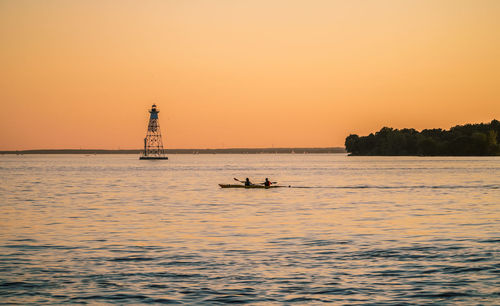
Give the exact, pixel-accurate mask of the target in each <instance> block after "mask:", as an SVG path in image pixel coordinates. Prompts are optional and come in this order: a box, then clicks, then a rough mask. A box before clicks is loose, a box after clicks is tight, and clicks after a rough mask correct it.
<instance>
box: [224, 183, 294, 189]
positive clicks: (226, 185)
mask: <svg viewBox="0 0 500 306" xmlns="http://www.w3.org/2000/svg"><path fill="white" fill-rule="evenodd" d="M219 186H220V188H264V189H269V188H280V187H288V186H280V185H271V186H264V185H250V186H245V185H241V184H219Z"/></svg>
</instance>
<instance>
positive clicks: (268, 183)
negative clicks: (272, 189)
mask: <svg viewBox="0 0 500 306" xmlns="http://www.w3.org/2000/svg"><path fill="white" fill-rule="evenodd" d="M264 186H266V187H269V186H271V182H270V181H269V179H268V178H267V177H266V181H265V182H264Z"/></svg>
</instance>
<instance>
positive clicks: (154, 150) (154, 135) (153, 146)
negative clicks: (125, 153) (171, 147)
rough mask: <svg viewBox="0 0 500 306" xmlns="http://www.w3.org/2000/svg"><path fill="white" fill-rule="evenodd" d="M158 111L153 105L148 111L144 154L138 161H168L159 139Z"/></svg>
mask: <svg viewBox="0 0 500 306" xmlns="http://www.w3.org/2000/svg"><path fill="white" fill-rule="evenodd" d="M159 112H160V111H159V110H158V109H157V108H156V105H155V104H153V106H152V107H151V109H150V110H149V113H150V115H149V124H148V131H147V133H146V138H144V152H143V153H142V156H141V157H140V159H168V157H167V156H165V150H164V149H163V142H162V139H161V132H160V123H159V121H158V113H159Z"/></svg>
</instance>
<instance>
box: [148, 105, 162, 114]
mask: <svg viewBox="0 0 500 306" xmlns="http://www.w3.org/2000/svg"><path fill="white" fill-rule="evenodd" d="M149 112H150V113H159V112H160V111H159V110H157V109H156V104H153V106H151V110H150V111H149Z"/></svg>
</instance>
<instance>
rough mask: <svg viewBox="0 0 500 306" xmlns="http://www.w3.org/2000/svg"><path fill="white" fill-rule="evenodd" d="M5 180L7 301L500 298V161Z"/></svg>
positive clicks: (331, 157) (185, 164) (61, 174)
mask: <svg viewBox="0 0 500 306" xmlns="http://www.w3.org/2000/svg"><path fill="white" fill-rule="evenodd" d="M234 177H236V178H239V179H242V180H243V179H244V178H245V177H249V178H250V179H252V180H254V181H263V180H264V178H265V177H269V178H270V179H271V180H272V181H278V182H279V183H280V184H283V185H287V186H288V185H291V186H292V187H307V188H277V189H268V190H263V189H251V190H245V189H220V188H219V187H218V185H217V184H218V183H235V181H234V180H233V178H234ZM0 183H1V184H0V303H2V304H16V303H20V304H30V303H32V304H63V303H67V304H78V303H92V304H96V303H117V304H129V303H130V304H145V303H178V304H225V303H253V304H258V305H266V304H300V305H303V304H322V303H336V304H377V305H395V304H398V305H400V304H428V303H436V304H449V305H457V304H458V305H460V304H461V305H474V304H484V305H493V304H497V305H498V304H500V257H499V250H500V157H481V158H479V157H463V158H462V157H449V158H445V157H434V158H424V157H347V156H345V155H342V154H340V155H336V154H324V155H312V154H288V155H275V154H259V155H171V156H170V160H168V161H140V160H138V156H135V155H90V156H85V155H22V156H8V155H3V156H0Z"/></svg>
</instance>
